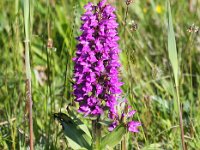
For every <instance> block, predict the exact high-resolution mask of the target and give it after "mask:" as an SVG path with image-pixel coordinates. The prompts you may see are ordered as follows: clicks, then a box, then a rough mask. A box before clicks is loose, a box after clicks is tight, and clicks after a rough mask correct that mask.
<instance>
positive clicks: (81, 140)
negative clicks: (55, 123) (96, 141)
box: [54, 113, 92, 150]
mask: <svg viewBox="0 0 200 150" xmlns="http://www.w3.org/2000/svg"><path fill="white" fill-rule="evenodd" d="M54 117H55V118H56V119H58V120H59V122H60V123H61V125H62V127H63V130H64V134H65V136H66V138H67V141H68V144H69V146H70V147H71V148H73V149H79V150H80V149H87V150H91V141H92V139H91V137H90V136H88V135H87V134H86V133H85V132H84V131H83V130H81V129H80V128H79V125H77V124H76V123H75V122H74V121H73V120H72V119H71V118H70V117H69V116H67V115H66V114H64V113H57V114H54Z"/></svg>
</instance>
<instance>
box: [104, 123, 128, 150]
mask: <svg viewBox="0 0 200 150" xmlns="http://www.w3.org/2000/svg"><path fill="white" fill-rule="evenodd" d="M125 134H126V127H125V125H124V124H121V125H119V126H118V127H116V128H115V129H114V130H113V131H112V132H110V133H109V134H107V135H105V136H104V137H103V138H102V140H101V149H105V148H106V146H109V147H111V148H113V147H114V146H116V145H117V144H118V143H119V142H120V141H121V140H122V137H123V136H124V135H125Z"/></svg>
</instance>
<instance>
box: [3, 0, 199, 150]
mask: <svg viewBox="0 0 200 150" xmlns="http://www.w3.org/2000/svg"><path fill="white" fill-rule="evenodd" d="M92 1H93V2H97V1H95V0H92ZM87 2H88V0H76V1H75V0H39V1H34V0H31V6H30V9H31V15H30V18H31V24H30V30H31V31H30V32H31V36H30V41H31V51H30V56H31V59H30V60H31V71H32V96H33V123H34V135H35V149H38V150H40V149H52V150H54V149H70V148H68V147H67V141H66V139H65V137H64V136H63V134H62V128H61V126H60V125H59V124H58V122H56V121H55V120H54V119H53V113H56V112H59V111H60V110H61V111H62V112H65V111H66V106H67V105H68V104H69V103H71V102H72V101H73V96H72V84H71V81H72V75H73V72H72V71H73V63H72V58H73V56H74V54H75V50H76V40H75V37H77V36H78V35H80V34H81V33H80V31H79V27H80V25H81V21H80V16H81V14H83V12H84V9H83V6H84V5H85V4H86V3H87ZM109 2H110V3H112V5H114V6H115V7H116V8H117V11H116V14H117V18H118V22H119V30H118V31H119V36H120V38H121V40H120V42H119V44H120V48H121V50H122V53H121V54H120V58H121V63H122V67H121V71H120V77H121V78H122V80H123V82H124V83H125V84H124V85H123V87H122V88H123V91H124V94H123V95H124V97H126V98H127V99H128V100H129V102H130V104H131V105H132V106H133V108H134V109H135V110H137V115H136V116H135V118H134V119H135V120H140V121H141V122H142V127H140V133H139V134H130V135H129V137H130V138H129V141H130V142H129V149H130V150H132V149H138V150H139V149H142V150H145V149H152V150H159V149H165V150H176V149H180V147H181V139H180V130H179V121H178V120H179V119H178V113H177V108H176V98H175V96H174V95H175V94H174V93H175V90H174V78H173V72H172V69H171V68H172V67H171V63H170V61H169V58H168V51H167V32H168V30H167V1H166V0H134V2H133V3H132V4H131V5H130V7H129V12H128V17H127V26H126V29H125V30H124V18H125V11H126V5H125V2H124V0H109ZM170 2H171V9H172V19H173V25H174V30H175V36H176V44H177V51H178V61H179V75H178V79H179V90H180V101H181V105H182V113H183V124H184V131H185V141H186V144H187V148H188V149H191V150H193V149H194V150H197V149H200V36H199V35H200V34H199V33H194V32H188V31H187V29H188V28H189V26H191V25H192V24H193V23H194V24H195V25H196V26H200V22H199V20H200V1H199V0H196V4H195V5H193V6H192V7H193V9H194V10H193V11H190V10H189V2H188V1H186V0H171V1H170ZM158 7H161V11H160V12H158V11H156V10H157V8H158ZM132 21H135V22H136V23H137V24H138V29H137V30H136V31H133V30H132V27H131V25H130V24H129V23H130V22H132ZM24 39H25V37H24V19H23V0H1V1H0V149H3V150H4V149H26V148H27V147H28V135H29V132H28V131H29V130H28V120H27V117H26V114H25V99H26V97H25V94H26V93H25V78H26V77H25V65H24V46H23V44H24V43H23V41H24ZM48 41H49V43H50V41H52V42H53V46H49V47H48V46H47V45H48V44H47V43H48ZM80 117H81V116H80Z"/></svg>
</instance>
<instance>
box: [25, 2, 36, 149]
mask: <svg viewBox="0 0 200 150" xmlns="http://www.w3.org/2000/svg"><path fill="white" fill-rule="evenodd" d="M24 33H25V40H24V45H25V70H26V109H27V111H28V114H29V134H30V139H29V140H30V145H29V146H30V150H33V149H34V147H33V145H34V139H33V138H34V134H33V119H32V104H33V102H32V90H31V88H32V86H31V68H30V56H29V53H30V1H29V0H25V1H24Z"/></svg>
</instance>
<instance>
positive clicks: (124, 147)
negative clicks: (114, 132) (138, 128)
mask: <svg viewBox="0 0 200 150" xmlns="http://www.w3.org/2000/svg"><path fill="white" fill-rule="evenodd" d="M126 149H127V148H126V135H124V137H123V139H122V141H121V150H126Z"/></svg>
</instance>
